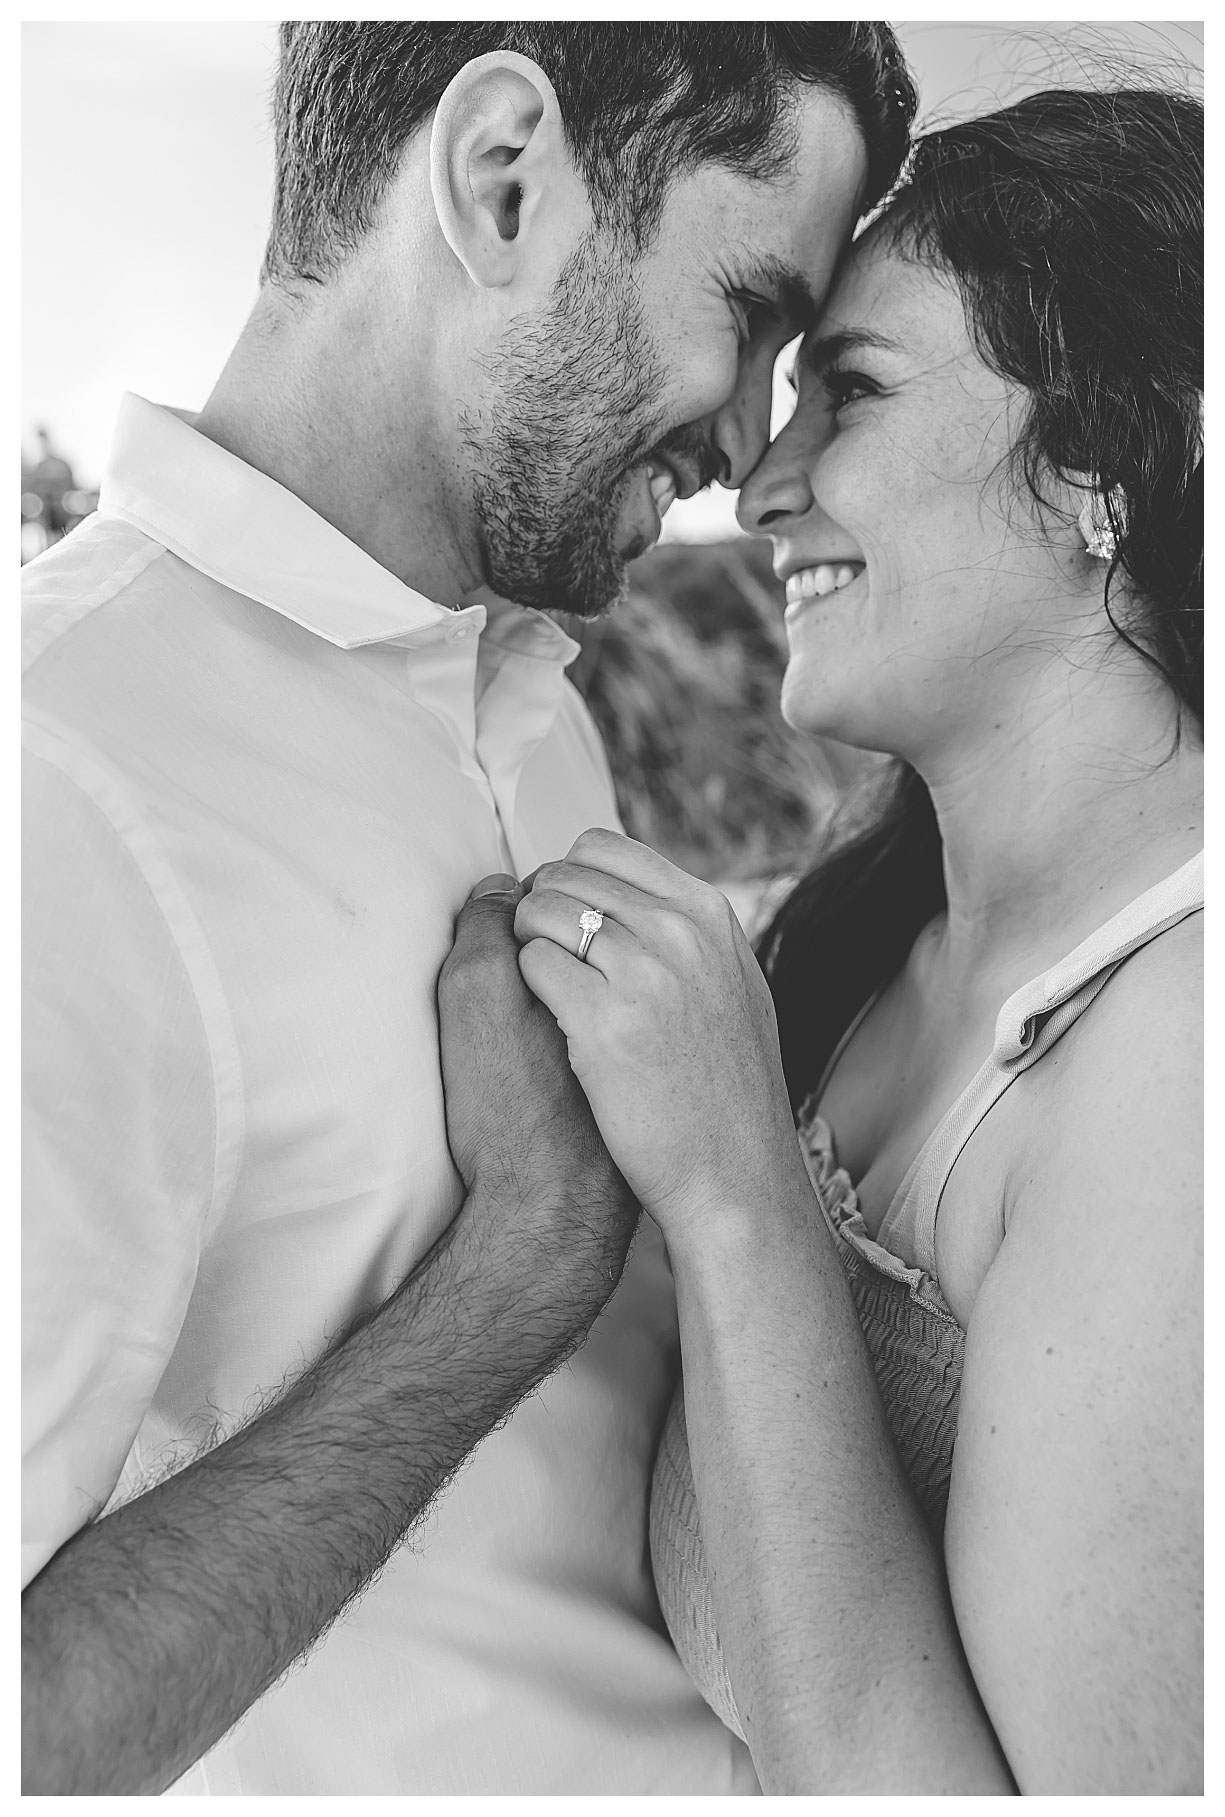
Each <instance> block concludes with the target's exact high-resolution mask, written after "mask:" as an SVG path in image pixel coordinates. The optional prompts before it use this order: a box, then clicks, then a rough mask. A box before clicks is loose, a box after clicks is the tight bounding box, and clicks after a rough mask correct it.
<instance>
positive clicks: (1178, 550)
mask: <svg viewBox="0 0 1225 1817" xmlns="http://www.w3.org/2000/svg"><path fill="white" fill-rule="evenodd" d="M1203 183H1204V156H1203V106H1202V103H1200V102H1199V101H1198V100H1196V99H1194V98H1192V97H1191V96H1188V95H1184V94H1180V93H1175V92H1169V91H1165V90H1155V89H1139V88H1134V89H1132V88H1126V89H1114V90H1109V91H1104V92H1098V91H1087V90H1073V89H1052V90H1048V91H1046V92H1044V93H1042V94H1035V95H1030V96H1028V97H1027V98H1026V99H1025V100H1023V101H1018V102H1016V103H1015V104H1014V105H1013V106H1011V107H1006V108H1002V109H1001V110H1000V111H999V112H998V113H994V114H987V115H985V116H984V117H983V118H981V119H978V120H971V121H968V122H966V123H964V124H962V125H957V126H952V127H948V128H946V129H944V130H942V131H939V132H933V133H929V134H927V135H926V136H925V137H924V138H922V139H920V140H919V142H918V144H917V146H916V148H915V152H914V156H913V160H912V163H911V165H910V167H909V169H908V171H907V174H906V176H905V178H904V179H903V182H902V184H901V186H900V188H899V189H898V191H897V192H896V194H895V196H894V197H893V198H892V199H891V200H890V203H889V205H888V207H887V208H886V210H885V213H884V215H883V216H882V218H881V221H880V222H879V223H878V224H877V226H876V227H875V228H874V231H875V232H883V233H885V234H888V235H890V236H891V238H892V241H893V243H894V244H895V245H896V246H897V248H898V250H899V251H901V252H902V253H904V254H905V255H906V256H908V257H913V258H916V259H918V260H920V261H921V262H923V263H924V264H928V265H931V266H932V267H934V268H936V269H938V270H940V271H943V272H946V273H948V274H949V275H950V276H951V277H952V278H953V279H954V280H955V281H956V283H957V285H958V288H959V290H960V293H961V298H962V302H963V305H964V308H965V312H966V320H967V324H968V326H969V329H970V333H971V335H972V337H973V339H974V342H975V345H976V347H977V349H978V352H979V354H980V356H981V357H982V359H983V360H984V361H985V362H986V363H987V364H988V365H989V366H991V367H992V368H993V369H994V370H995V371H997V372H999V373H1000V374H1002V375H1003V376H1004V377H1006V378H1008V379H1010V380H1013V381H1014V382H1015V383H1017V384H1018V385H1020V386H1023V387H1024V389H1025V391H1026V392H1027V393H1028V409H1027V411H1026V416H1025V421H1024V423H1023V426H1022V429H1021V432H1020V436H1019V438H1018V441H1017V444H1016V447H1015V448H1014V450H1013V459H1014V466H1015V470H1016V473H1017V476H1018V479H1019V480H1020V481H1021V483H1023V484H1024V485H1026V486H1027V487H1028V489H1029V491H1030V492H1031V493H1032V494H1033V496H1034V498H1035V499H1036V500H1038V501H1039V502H1040V503H1049V499H1048V496H1047V495H1048V493H1049V490H1050V487H1051V483H1052V481H1056V482H1057V481H1068V480H1070V481H1071V483H1072V484H1073V485H1077V484H1083V483H1084V481H1085V478H1086V476H1089V477H1090V478H1091V481H1092V484H1093V487H1094V489H1095V490H1096V491H1098V492H1099V493H1101V494H1102V495H1105V496H1106V497H1107V498H1108V500H1109V504H1108V509H1109V513H1110V519H1111V526H1112V529H1113V530H1114V531H1115V533H1116V535H1117V538H1118V541H1117V548H1116V552H1115V555H1114V558H1113V560H1112V561H1111V562H1110V563H1109V565H1108V566H1107V565H1106V564H1103V577H1104V578H1103V609H1104V611H1105V613H1106V616H1107V617H1108V619H1109V621H1110V623H1111V624H1112V625H1113V627H1114V629H1115V631H1116V632H1117V633H1118V635H1119V636H1120V638H1122V639H1123V641H1124V642H1126V643H1127V644H1129V645H1130V646H1131V647H1132V648H1133V649H1135V650H1136V651H1138V652H1139V654H1140V655H1142V656H1143V657H1144V659H1145V660H1146V661H1147V662H1148V663H1150V664H1151V665H1152V666H1153V667H1154V668H1155V669H1156V670H1157V671H1158V672H1159V673H1160V674H1161V675H1162V676H1163V677H1164V679H1165V682H1166V683H1167V685H1168V687H1169V688H1170V690H1171V692H1172V694H1173V696H1174V698H1175V700H1176V702H1177V704H1178V708H1179V713H1180V722H1181V717H1182V715H1184V714H1189V715H1190V716H1191V718H1192V720H1193V721H1194V722H1195V724H1196V725H1197V727H1200V728H1202V725H1203V703H1204V678H1203V648H1204V646H1203V562H1204V507H1203V430H1202V422H1203V417H1202V398H1203V325H1204V300H1203V299H1204V254H1203ZM855 805H856V806H857V808H858V810H859V811H858V813H857V815H856V818H855V819H854V822H853V824H852V825H851V830H850V831H849V833H848V830H847V820H846V818H845V817H841V818H840V819H839V820H838V821H837V822H836V823H835V825H834V826H833V827H832V828H831V830H830V834H829V835H828V837H827V841H826V845H825V849H824V850H823V851H822V853H820V854H819V855H818V858H817V862H816V863H815V864H814V866H813V867H812V869H811V870H810V871H809V872H808V873H807V875H806V876H805V877H804V878H803V879H802V880H801V881H800V883H799V884H798V885H797V887H796V888H795V890H794V891H793V892H792V894H791V895H790V896H789V897H788V899H787V901H786V902H785V903H784V904H783V906H782V907H781V909H780V910H779V911H778V913H777V914H776V915H775V917H774V920H773V921H772V922H771V924H770V926H769V927H768V928H767V929H766V931H765V933H764V934H763V936H762V937H761V940H760V941H759V944H758V953H759V957H760V959H761V962H762V966H763V968H764V970H765V972H766V976H767V977H768V979H769V981H770V987H771V990H772V992H773V996H774V1001H775V1007H776V1010H777V1013H778V1021H779V1036H780V1040H781V1043H782V1052H783V1065H784V1070H785V1072H786V1075H787V1081H788V1086H789V1089H790V1092H791V1098H792V1103H793V1104H799V1103H800V1102H801V1101H802V1099H803V1098H804V1097H805V1096H806V1095H807V1094H808V1093H809V1092H810V1091H811V1090H812V1089H813V1088H814V1087H815V1086H816V1084H817V1082H818V1079H819V1077H820V1074H821V1071H822V1068H823V1067H824V1066H825V1064H826V1063H827V1061H828V1059H829V1056H830V1054H831V1053H832V1051H833V1048H834V1045H835V1043H836V1041H837V1039H838V1036H839V1035H840V1033H841V1032H842V1031H843V1029H844V1028H845V1027H846V1025H847V1023H848V1022H849V1021H850V1019H851V1017H852V1016H853V1015H854V1013H855V1011H856V1010H857V1009H858V1008H859V1007H860V1006H861V1005H862V1004H863V1003H864V1002H865V1001H866V1000H867V998H868V996H869V995H870V994H871V992H872V991H873V989H874V988H875V987H876V986H877V985H879V984H880V983H882V982H883V981H884V980H885V979H886V978H888V977H889V976H890V975H891V974H892V973H893V972H894V971H896V970H897V969H898V967H900V965H901V964H902V963H903V961H904V959H905V957H906V954H907V953H908V952H909V950H910V947H911V945H912V944H913V942H914V940H915V938H916V936H917V935H918V933H919V931H920V930H921V929H922V928H923V926H924V925H925V924H926V923H927V922H928V921H930V920H931V918H932V917H933V916H934V915H936V914H938V913H939V912H940V910H941V909H942V908H943V907H944V906H945V902H946V897H945V888H944V874H943V863H942V857H943V854H942V850H941V844H940V834H939V828H938V825H937V822H936V816H935V812H934V809H933V807H932V803H931V798H930V796H929V795H928V792H927V789H926V787H925V785H924V784H923V782H922V781H921V780H920V778H919V777H918V776H917V774H916V773H915V772H914V771H913V770H912V769H910V768H909V767H908V766H907V765H904V764H898V765H895V766H892V769H891V772H890V774H889V776H888V779H887V782H886V786H885V788H884V791H883V794H882V792H881V791H880V788H879V784H878V785H877V793H876V797H875V800H874V802H873V804H872V805H871V809H870V812H869V814H868V817H867V819H866V821H865V818H864V814H863V804H862V803H857V804H855Z"/></svg>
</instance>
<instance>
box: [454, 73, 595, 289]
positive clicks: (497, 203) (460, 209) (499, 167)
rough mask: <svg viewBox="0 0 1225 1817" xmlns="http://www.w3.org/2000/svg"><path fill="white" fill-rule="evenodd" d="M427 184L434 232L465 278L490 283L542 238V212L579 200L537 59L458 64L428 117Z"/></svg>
mask: <svg viewBox="0 0 1225 1817" xmlns="http://www.w3.org/2000/svg"><path fill="white" fill-rule="evenodd" d="M430 187H431V190H432V192H433V197H434V208H435V211H436V213H437V215H438V223H439V226H440V227H441V229H442V233H443V238H444V239H445V240H446V242H447V245H448V246H449V247H450V248H451V251H452V252H453V253H454V254H455V256H456V258H457V259H458V260H459V262H460V264H461V265H462V266H463V267H464V269H465V271H466V272H467V273H468V276H469V277H470V278H471V279H472V281H473V283H474V284H477V285H479V286H480V287H481V289H495V288H497V287H499V286H501V285H504V284H509V283H510V282H511V281H512V280H513V279H514V278H515V277H516V276H517V275H519V273H520V272H521V270H522V269H523V266H524V263H525V261H526V260H528V259H530V258H531V257H532V255H533V253H534V252H535V251H536V249H537V245H538V242H539V241H540V240H541V238H542V237H547V236H543V235H542V228H543V225H544V222H543V220H542V217H545V216H548V215H549V214H550V213H551V212H555V211H557V210H558V209H572V208H573V207H574V205H575V203H576V201H577V200H578V198H579V197H580V196H583V197H584V199H585V195H584V192H583V189H582V185H581V182H580V179H579V177H578V173H577V171H576V170H575V167H574V161H573V159H572V157H571V155H570V151H569V147H568V146H567V144H566V140H565V133H564V131H563V129H562V122H561V111H560V109H559V108H558V105H557V96H556V95H555V94H554V92H553V84H552V83H551V82H550V81H549V78H548V77H547V76H546V75H545V73H544V71H543V70H542V69H541V68H540V66H539V64H537V63H533V62H532V60H531V59H530V58H529V57H521V56H519V55H518V54H517V53H516V52H515V51H494V52H491V53H490V54H489V55H488V56H485V57H474V58H473V60H472V61H471V62H470V63H465V65H464V67H463V68H462V69H461V70H460V72H459V74H458V75H457V76H455V77H454V78H453V80H452V81H451V82H450V84H449V85H448V87H447V89H446V91H445V93H444V94H443V96H442V99H441V100H440V101H439V103H438V108H437V111H436V112H435V115H434V122H433V126H432V127H431V130H430ZM573 231H574V230H573V228H571V232H573Z"/></svg>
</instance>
